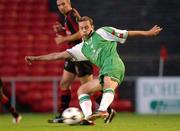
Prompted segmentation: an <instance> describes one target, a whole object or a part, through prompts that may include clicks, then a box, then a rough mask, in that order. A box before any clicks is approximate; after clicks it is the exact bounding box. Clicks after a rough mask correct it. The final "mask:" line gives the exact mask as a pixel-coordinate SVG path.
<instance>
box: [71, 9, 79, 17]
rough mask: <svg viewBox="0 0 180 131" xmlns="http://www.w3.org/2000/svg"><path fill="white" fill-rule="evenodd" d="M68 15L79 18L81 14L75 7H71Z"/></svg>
mask: <svg viewBox="0 0 180 131" xmlns="http://www.w3.org/2000/svg"><path fill="white" fill-rule="evenodd" d="M70 15H71V16H72V17H74V18H75V19H80V18H81V15H80V14H79V12H78V11H77V10H76V9H75V8H73V9H72V10H71V13H70Z"/></svg>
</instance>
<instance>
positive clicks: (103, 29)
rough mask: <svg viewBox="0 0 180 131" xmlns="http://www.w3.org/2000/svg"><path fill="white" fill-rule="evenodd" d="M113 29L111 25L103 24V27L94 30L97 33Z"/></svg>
mask: <svg viewBox="0 0 180 131" xmlns="http://www.w3.org/2000/svg"><path fill="white" fill-rule="evenodd" d="M113 29H114V27H111V26H103V27H100V28H98V29H97V30H96V32H97V33H99V32H109V31H112V30H113Z"/></svg>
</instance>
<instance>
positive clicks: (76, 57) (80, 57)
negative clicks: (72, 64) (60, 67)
mask: <svg viewBox="0 0 180 131" xmlns="http://www.w3.org/2000/svg"><path fill="white" fill-rule="evenodd" d="M82 46H83V43H80V44H77V45H76V46H74V47H72V48H70V49H67V50H66V51H67V52H68V53H69V54H70V55H71V56H72V57H73V59H72V61H87V60H88V59H87V58H86V57H85V56H84V54H83V53H82V51H81V49H82Z"/></svg>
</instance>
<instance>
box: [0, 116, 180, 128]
mask: <svg viewBox="0 0 180 131" xmlns="http://www.w3.org/2000/svg"><path fill="white" fill-rule="evenodd" d="M22 117H23V119H22V122H21V123H20V124H12V117H11V115H9V114H0V131H5V130H7V131H180V115H137V114H127V113H118V114H117V115H116V117H115V118H114V120H113V122H112V123H111V124H104V123H103V120H102V119H98V120H97V121H96V125H94V126H79V125H74V126H69V125H65V124H49V123H47V120H48V119H49V118H52V117H53V115H52V114H22Z"/></svg>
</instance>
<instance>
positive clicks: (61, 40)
mask: <svg viewBox="0 0 180 131" xmlns="http://www.w3.org/2000/svg"><path fill="white" fill-rule="evenodd" d="M54 40H55V42H56V44H57V45H59V44H62V43H64V42H65V41H66V40H65V37H64V36H62V35H57V36H56V37H55V38H54Z"/></svg>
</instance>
